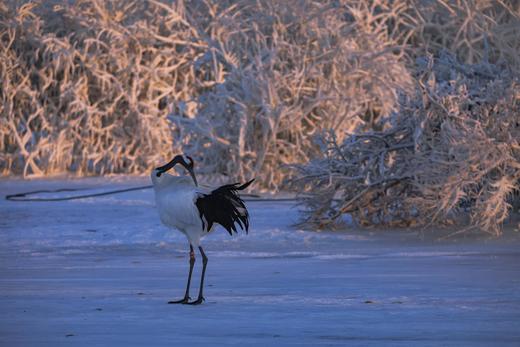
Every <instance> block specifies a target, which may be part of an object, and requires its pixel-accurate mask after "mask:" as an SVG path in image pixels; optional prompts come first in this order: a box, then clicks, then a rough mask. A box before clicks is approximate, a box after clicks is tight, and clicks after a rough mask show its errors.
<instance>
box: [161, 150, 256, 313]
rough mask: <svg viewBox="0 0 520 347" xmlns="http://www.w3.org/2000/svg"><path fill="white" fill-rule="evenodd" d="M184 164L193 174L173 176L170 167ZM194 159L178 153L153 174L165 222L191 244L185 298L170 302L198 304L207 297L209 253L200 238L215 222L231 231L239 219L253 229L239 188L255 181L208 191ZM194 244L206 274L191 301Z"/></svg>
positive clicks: (240, 223)
mask: <svg viewBox="0 0 520 347" xmlns="http://www.w3.org/2000/svg"><path fill="white" fill-rule="evenodd" d="M177 164H181V165H182V166H183V167H184V168H185V169H186V170H188V172H189V173H190V175H191V178H190V177H187V176H172V175H170V174H168V173H166V171H168V170H170V169H171V168H173V167H174V166H175V165H177ZM193 166H194V163H193V159H192V158H191V157H189V156H184V155H177V156H175V158H173V159H172V160H171V161H170V162H169V163H168V164H166V165H163V166H161V167H158V168H156V169H154V170H153V172H152V174H151V178H152V183H153V188H154V191H155V202H156V205H157V209H158V210H159V216H160V218H161V222H162V223H163V224H164V225H166V226H168V227H171V228H175V229H177V230H179V231H180V232H182V233H183V234H184V235H185V236H186V237H187V239H188V242H189V245H190V272H189V275H188V283H187V285H186V293H185V294H184V298H182V299H180V300H177V301H169V302H168V303H169V304H189V305H198V304H201V303H202V302H203V301H204V296H203V289H204V275H205V274H206V265H207V263H208V257H206V254H204V250H203V249H202V247H201V246H200V239H201V237H204V236H205V235H207V234H208V233H209V232H210V231H212V230H213V227H214V224H215V223H218V224H220V225H222V226H223V227H224V228H225V229H226V230H227V231H228V233H229V234H230V235H233V233H236V232H237V228H236V226H235V223H237V224H238V225H239V226H240V228H241V229H242V230H245V231H246V233H247V232H248V231H249V213H248V212H247V209H246V206H245V204H244V201H243V200H242V199H241V198H240V196H239V195H238V191H240V190H243V189H245V188H247V187H248V186H249V185H250V184H251V183H252V182H253V181H254V179H252V180H251V181H249V182H247V183H245V184H242V185H240V184H239V183H235V184H228V185H224V186H221V187H219V188H217V189H215V190H212V191H207V190H205V189H203V188H200V187H199V186H198V184H197V178H196V176H195V172H194V170H193ZM194 247H198V248H199V251H200V255H201V256H202V275H201V279H200V288H199V296H198V298H197V300H195V301H192V302H190V301H189V300H190V299H191V298H190V295H189V294H190V282H191V274H192V272H193V266H194V265H195V252H194V250H193V248H194Z"/></svg>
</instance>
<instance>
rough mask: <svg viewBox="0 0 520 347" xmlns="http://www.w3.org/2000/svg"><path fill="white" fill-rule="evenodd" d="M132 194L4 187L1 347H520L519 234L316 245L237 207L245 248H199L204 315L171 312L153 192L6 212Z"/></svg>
mask: <svg viewBox="0 0 520 347" xmlns="http://www.w3.org/2000/svg"><path fill="white" fill-rule="evenodd" d="M143 184H148V181H147V180H145V179H118V180H116V179H83V180H72V181H67V180H62V181H59V180H47V181H22V180H14V179H11V180H7V179H3V180H0V195H1V198H2V201H0V346H62V345H74V346H130V345H135V346H187V345H190V346H224V345H234V346H271V345H272V346H344V345H348V346H519V345H520V247H519V246H520V240H519V237H518V235H517V234H515V233H511V234H510V235H507V236H506V237H504V238H502V239H498V240H494V239H484V238H472V239H456V240H447V241H436V240H435V239H434V238H432V237H430V236H428V235H427V236H426V237H425V238H420V237H418V236H417V234H416V233H397V232H381V231H379V232H368V231H359V232H352V231H350V232H335V233H333V232H326V233H316V232H312V231H305V230H301V229H298V228H296V227H293V226H292V225H293V224H294V222H295V221H297V218H298V214H297V211H296V209H295V208H293V204H292V203H291V202H276V203H275V202H247V205H248V207H249V209H250V213H251V224H252V226H251V230H250V233H249V235H244V234H241V235H239V236H236V237H233V238H232V237H230V236H229V235H228V234H227V232H225V230H223V229H219V230H216V232H214V233H213V234H211V235H210V236H208V237H207V238H205V239H204V240H203V243H202V245H203V247H204V249H205V251H206V253H207V255H208V257H209V263H208V270H207V276H206V284H207V286H206V288H205V296H206V300H207V301H206V302H205V303H204V304H203V305H200V306H184V305H168V304H166V303H167V301H169V300H172V299H180V298H181V297H182V295H183V293H184V288H185V281H186V277H187V272H188V245H187V242H186V239H185V238H184V236H183V235H182V234H180V233H178V232H174V231H170V230H168V229H167V228H166V227H164V226H162V225H161V224H160V221H159V218H158V215H157V213H156V211H155V208H154V202H153V192H152V190H141V191H136V192H131V193H124V194H120V195H111V196H105V197H99V198H88V199H83V200H73V201H64V202H31V203H29V202H8V201H5V200H3V197H4V195H6V194H12V193H19V192H23V191H30V190H36V189H56V188H60V187H63V186H66V187H85V188H89V187H90V188H96V189H98V190H97V191H99V187H101V188H102V189H105V190H109V189H114V188H121V187H130V186H134V185H143ZM200 265H201V261H200V259H198V262H197V263H196V265H195V269H196V270H195V272H194V277H193V281H192V283H193V287H192V293H191V294H192V297H196V294H197V290H198V282H199V276H200Z"/></svg>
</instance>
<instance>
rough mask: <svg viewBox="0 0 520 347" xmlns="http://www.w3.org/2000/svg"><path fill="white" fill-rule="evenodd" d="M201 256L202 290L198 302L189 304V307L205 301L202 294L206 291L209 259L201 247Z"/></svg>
mask: <svg viewBox="0 0 520 347" xmlns="http://www.w3.org/2000/svg"><path fill="white" fill-rule="evenodd" d="M199 250H200V255H202V276H201V277H200V289H199V297H198V298H197V300H195V301H192V302H190V303H188V304H189V305H199V304H202V302H203V301H204V300H205V299H204V296H203V295H202V292H203V291H204V275H205V274H206V265H207V264H208V257H206V254H204V250H203V249H202V247H200V246H199Z"/></svg>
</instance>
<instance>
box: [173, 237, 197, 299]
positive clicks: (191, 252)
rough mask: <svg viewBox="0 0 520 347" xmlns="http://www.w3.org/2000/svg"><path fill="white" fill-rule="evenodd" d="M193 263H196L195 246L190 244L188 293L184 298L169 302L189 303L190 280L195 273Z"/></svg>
mask: <svg viewBox="0 0 520 347" xmlns="http://www.w3.org/2000/svg"><path fill="white" fill-rule="evenodd" d="M193 265H195V252H194V251H193V246H192V245H191V244H190V274H189V275H188V284H187V285H186V294H184V298H182V299H181V300H176V301H168V303H169V304H187V303H188V301H189V300H190V299H191V298H190V282H191V274H192V273H193Z"/></svg>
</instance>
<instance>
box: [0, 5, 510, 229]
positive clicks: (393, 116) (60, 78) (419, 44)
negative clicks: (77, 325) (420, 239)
mask: <svg viewBox="0 0 520 347" xmlns="http://www.w3.org/2000/svg"><path fill="white" fill-rule="evenodd" d="M519 18H520V5H519V3H518V2H517V1H513V0H509V1H508V0H505V1H496V2H495V1H492V2H490V1H484V0H433V1H426V0H422V1H421V0H416V1H413V0H412V1H409V0H397V1H396V0H371V1H364V0H354V1H346V0H324V1H311V0H289V1H275V0H255V1H253V0H243V1H226V0H223V1H221V0H193V1H155V0H149V1H116V0H112V1H110V0H109V1H101V0H93V1H91V0H89V1H81V0H79V1H72V2H71V1H64V0H54V1H50V2H45V3H42V5H40V3H38V2H25V1H15V0H6V1H3V2H1V3H0V35H1V36H0V78H1V79H2V82H3V84H2V86H1V87H0V170H1V171H2V172H3V174H23V175H24V176H32V175H35V176H41V175H49V174H55V173H61V172H74V173H76V174H78V175H89V174H106V173H145V172H148V171H149V170H150V168H151V167H154V166H156V165H157V163H162V162H164V161H165V160H167V159H169V158H170V157H171V156H172V155H173V154H175V153H178V152H181V151H182V152H187V153H189V154H191V155H192V156H194V157H195V158H196V159H197V161H198V162H199V165H198V168H199V172H200V171H201V170H202V172H201V173H204V172H206V173H212V174H215V173H219V174H221V175H223V176H228V179H227V180H244V179H249V178H250V177H253V176H254V177H257V180H258V182H260V184H261V185H262V186H263V187H266V188H270V189H278V188H280V187H281V184H282V183H283V182H284V181H286V180H287V179H288V178H298V177H299V175H300V174H301V173H303V174H304V176H305V177H301V178H302V179H303V180H304V182H305V183H306V184H307V186H308V187H311V186H314V185H316V184H318V186H317V187H316V188H317V190H316V191H317V192H318V195H319V196H323V189H325V187H328V188H327V189H330V186H324V185H322V184H321V183H319V182H313V181H312V180H311V181H309V180H308V177H307V176H308V173H309V172H310V171H311V172H312V170H313V168H314V164H310V166H309V167H307V168H303V167H301V166H300V169H301V170H302V171H300V173H299V172H298V171H294V170H292V169H291V165H293V164H295V163H296V164H305V163H308V162H310V161H311V160H312V159H316V158H319V157H320V156H321V155H322V154H323V153H322V152H321V150H322V148H320V145H319V141H316V137H319V136H320V134H322V133H323V131H328V130H332V133H333V134H334V135H333V136H332V137H329V138H328V140H325V141H330V139H332V138H335V142H334V143H336V145H337V148H338V149H340V150H337V151H336V152H337V153H338V154H337V155H341V154H340V153H343V152H342V151H343V150H346V151H347V152H348V153H347V154H348V155H351V156H355V155H361V156H364V155H365V154H363V153H365V152H364V151H365V148H364V147H363V146H366V147H367V148H369V149H370V151H375V152H377V153H379V154H378V155H377V156H376V157H378V158H379V159H378V160H379V164H378V163H376V162H372V161H374V160H375V159H371V160H372V161H369V162H365V159H362V158H356V160H357V161H354V162H359V163H360V165H358V167H357V170H358V171H359V172H355V175H357V176H360V177H359V178H356V176H353V177H351V176H350V175H351V174H353V172H351V171H340V174H341V175H344V176H345V177H346V178H344V181H345V182H352V184H350V183H348V184H346V185H345V187H348V189H350V188H351V186H353V185H354V186H355V191H356V192H357V193H355V194H358V193H359V194H361V193H362V191H363V189H366V188H369V189H368V191H370V194H372V191H373V189H372V188H371V187H376V186H377V185H376V186H374V185H373V184H374V183H375V182H377V180H378V179H385V180H387V179H388V177H389V176H388V175H389V172H394V171H395V174H399V175H400V176H403V177H404V176H413V175H415V176H413V177H415V178H413V179H416V177H419V176H417V175H418V173H417V171H416V170H417V168H416V167H415V166H414V165H419V164H418V163H419V162H420V163H421V167H423V168H426V167H429V168H431V170H437V171H435V172H438V173H439V176H435V178H434V176H433V172H434V171H431V170H430V171H431V172H432V175H431V177H430V176H428V178H427V177H425V176H420V177H421V178H420V180H421V181H420V184H419V186H420V187H416V185H417V182H416V181H413V179H412V180H411V179H409V178H406V179H405V182H406V183H403V182H404V181H403V182H401V181H400V183H395V185H394V188H395V189H397V187H401V186H403V185H405V186H406V188H404V189H403V191H405V192H406V194H409V192H410V189H411V190H412V191H413V192H414V193H413V194H412V195H411V196H413V198H414V199H422V200H421V202H420V204H425V206H427V208H426V207H425V208H426V210H427V211H428V213H430V215H432V214H433V215H434V216H436V217H439V218H440V216H443V215H444V214H446V213H448V212H449V211H452V210H453V208H455V207H456V206H459V205H460V202H461V201H462V200H464V201H469V204H470V205H472V206H477V205H478V206H487V207H486V208H490V206H491V205H488V204H484V205H482V204H481V202H480V201H481V200H482V201H484V200H485V201H491V200H489V199H492V198H493V199H496V200H497V201H502V203H501V204H500V203H499V204H495V205H494V206H495V209H497V210H499V211H502V212H503V211H504V209H505V210H506V211H507V208H506V206H505V205H504V204H505V203H506V202H507V199H506V198H505V197H506V196H509V195H508V194H509V193H510V192H511V191H512V186H515V185H516V186H518V168H515V166H514V165H509V164H504V163H509V162H511V161H514V160H515V159H518V125H516V123H515V121H516V120H517V118H518V113H517V104H518V98H519V96H518V95H519V94H518V88H517V86H516V84H517V81H518V76H519V71H520V54H519V48H520V40H518V32H519V31H520V30H519V29H520V20H519ZM442 52H445V53H442ZM483 100H484V101H483ZM459 102H460V103H467V105H466V106H464V105H465V104H464V105H461V104H458V103H459ZM469 108H471V110H470V109H469ZM479 112H483V113H484V114H480V113H479ZM461 117H462V118H461ZM499 122H502V124H507V125H504V126H502V127H501V126H499V125H498V124H499ZM504 122H505V123H504ZM491 123H493V124H495V125H493V124H491ZM402 128H406V129H408V128H410V129H408V130H407V131H409V133H403V134H402V136H403V141H407V142H406V144H403V148H399V149H397V150H394V149H391V150H382V149H381V148H379V147H380V146H382V145H383V144H384V141H382V140H377V138H378V137H379V138H385V139H386V140H385V141H390V144H389V145H391V146H394V145H396V146H399V145H401V144H402V143H401V142H400V141H401V140H400V139H399V138H396V137H395V136H398V135H395V134H394V135H392V131H393V130H396V131H397V133H400V132H401V129H402ZM410 131H411V133H410ZM495 132H497V133H495ZM351 134H356V136H355V137H351ZM389 136H390V137H389ZM392 136H394V137H393V138H391V137H392ZM410 136H411V137H412V138H410ZM344 141H346V142H345V144H344V145H341V144H343V142H344ZM378 141H379V142H378ZM356 143H357V144H356ZM447 143H449V144H450V145H449V146H448V145H447ZM488 143H491V145H484V144H488ZM349 144H350V145H349ZM498 144H503V146H505V147H506V148H507V150H505V149H504V148H500V149H496V148H498V147H496V146H498ZM386 145H387V144H384V146H386ZM408 145H410V146H411V145H413V146H414V147H413V148H412V147H407V146H408ZM421 146H422V147H421ZM515 146H516V147H515ZM448 147H452V148H453V149H448ZM481 147H483V149H486V150H487V151H493V152H492V153H488V152H482V151H481V150H479V148H481ZM381 150H382V152H381ZM349 151H350V152H349ZM449 151H453V152H454V153H455V154H452V153H449V155H447V154H446V153H447V152H449ZM465 151H469V152H468V153H466V152H465ZM497 151H498V152H500V153H502V155H503V157H500V158H498V157H493V156H492V155H495V154H497V153H498V152H497ZM437 152H439V153H437ZM382 153H384V154H382ZM410 153H412V154H413V153H416V154H417V156H418V158H415V157H413V160H412V161H415V160H417V163H415V164H413V163H410V160H408V159H409V157H410V156H411V155H412V154H410ZM428 153H435V158H437V159H439V160H441V161H443V163H441V164H442V165H439V166H436V165H434V161H428V160H430V159H432V157H431V155H430V154H428ZM478 153H480V154H482V155H483V157H481V158H478V157H476V155H477V154H478ZM486 153H487V154H486ZM326 154H327V155H328V157H330V156H331V153H330V151H327V152H326ZM463 154H464V155H466V154H467V158H468V159H467V160H466V159H464V158H463ZM486 155H487V157H486ZM347 157H348V156H347ZM394 157H395V158H394ZM374 158H375V157H374ZM482 158H484V159H482ZM511 158H512V159H511ZM336 159H337V158H336ZM437 159H436V160H437ZM341 160H343V159H341ZM341 160H340V161H341ZM446 160H448V162H447V163H445V162H444V161H446ZM390 161H396V162H395V164H390V163H389V162H390ZM332 162H333V160H332V159H331V160H328V161H327V163H332ZM423 162H424V164H423ZM477 163H478V164H477ZM334 165H340V164H339V163H336V164H330V165H327V166H325V167H323V168H319V169H318V173H319V174H320V175H322V174H323V172H321V171H319V170H326V171H327V172H329V173H332V172H335V171H334V170H335V166H334ZM351 165H352V163H351ZM488 165H489V167H488ZM504 165H505V166H504ZM340 166H341V165H340ZM475 166H477V167H476V168H475ZM465 167H466V168H469V169H471V170H469V171H468V173H467V175H469V176H464V177H465V179H463V177H461V176H460V175H459V174H454V172H458V173H460V172H464V168H465ZM505 167H507V169H505ZM511 170H513V171H511ZM372 171H374V172H375V173H377V175H374V173H372V174H370V175H367V176H364V177H362V178H361V176H363V174H366V173H368V172H372ZM478 172H480V173H481V174H479V173H478ZM335 174H337V172H335ZM482 175H483V176H482ZM320 177H321V176H320ZM331 177H332V176H331ZM449 177H452V178H453V177H457V179H458V181H453V182H452V181H449V179H448V178H449ZM483 177H485V179H486V182H487V183H486V184H488V183H489V184H490V185H489V186H488V185H484V186H482V182H483V181H482V179H483ZM353 178H355V180H353ZM423 179H424V180H426V181H424V182H423V181H422V180H423ZM466 179H468V180H472V181H470V182H469V181H466ZM488 179H489V180H488ZM320 180H321V178H320ZM329 181H331V179H329ZM361 181H362V182H367V183H364V185H359V182H361ZM392 182H397V180H396V179H395V178H394V179H393V180H392ZM497 182H501V183H500V184H499V183H497ZM506 183H507V184H506ZM334 184H336V183H334ZM386 184H387V183H385V185H386ZM430 185H431V188H428V189H426V188H425V187H429V186H430ZM410 186H413V187H415V188H413V189H412V188H410ZM377 187H378V188H377V189H382V187H381V186H377ZM493 187H494V188H493ZM452 188H453V189H452ZM443 189H445V190H446V191H449V192H450V193H452V194H455V195H454V196H453V197H451V198H443V199H441V201H444V203H443V205H442V206H439V205H438V203H437V202H436V203H432V201H434V200H435V199H436V197H439V195H441V194H443V193H442V192H443ZM470 191H475V192H476V193H475V194H476V195H472V194H470V193H469V192H470ZM495 193H496V194H495ZM349 194H352V193H349ZM349 194H347V195H345V196H344V197H343V198H346V199H352V198H355V197H356V196H351V195H349ZM407 196H408V195H407ZM499 196H500V197H504V199H502V200H500V198H499ZM388 199H389V198H386V197H385V198H383V199H382V200H381V199H380V200H377V201H378V204H381V205H380V206H387V207H388V208H390V206H391V204H390V205H389V202H388V201H390V200H392V199H393V198H392V199H390V200H388ZM446 199H447V200H446ZM361 200H363V199H361V198H356V199H355V201H361ZM355 201H353V202H352V203H351V204H354V205H355ZM398 201H400V202H399V203H403V201H408V202H411V200H407V199H404V200H403V199H398ZM426 201H429V202H428V203H427V202H426ZM408 202H406V203H408ZM320 204H321V203H320ZM345 204H347V202H345ZM354 205H348V206H343V207H330V206H329V205H327V204H326V205H320V206H321V209H323V210H327V209H332V215H331V216H332V217H334V216H335V215H337V214H338V212H339V211H341V210H342V209H343V210H345V211H346V210H351V209H352V207H353V206H354ZM378 206H379V205H378ZM395 206H401V205H395ZM421 206H422V205H421ZM482 208H484V207H482ZM390 210H392V208H390ZM432 211H436V212H432ZM476 211H477V210H476ZM478 211H480V210H478ZM422 212H423V210H422V209H420V211H415V212H414V211H407V212H406V213H412V214H415V213H422ZM502 212H500V213H502ZM321 213H322V212H321V210H319V211H318V210H316V211H314V213H313V216H314V217H313V218H314V220H318V222H317V223H316V224H317V225H321V224H328V223H329V222H330V221H331V219H330V218H331V217H330V216H328V217H326V218H325V221H324V220H323V216H322V215H321ZM327 213H328V212H327ZM359 213H360V214H359V216H360V215H361V214H363V213H365V212H359ZM486 213H487V214H490V215H494V216H497V217H496V218H495V219H492V220H489V219H488V220H487V222H482V223H484V224H485V225H487V224H489V223H490V221H493V222H497V221H501V220H502V219H503V218H502V217H499V216H501V214H500V213H498V214H497V213H495V212H493V211H491V212H486ZM366 214H367V216H368V215H369V216H370V217H363V218H358V219H359V220H365V221H369V222H370V223H374V222H377V221H381V220H387V219H388V217H387V215H393V214H394V213H393V212H389V213H384V216H383V215H377V216H373V215H372V213H371V212H366ZM317 216H320V217H317ZM394 217H395V216H394ZM374 218H375V220H374ZM475 218H476V217H475ZM327 219H329V220H328V221H327ZM332 219H333V218H332ZM394 219H395V218H392V220H394ZM404 219H407V218H404ZM477 219H478V218H477ZM482 223H481V222H479V224H482ZM484 224H483V225H484ZM488 226H489V225H488Z"/></svg>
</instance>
